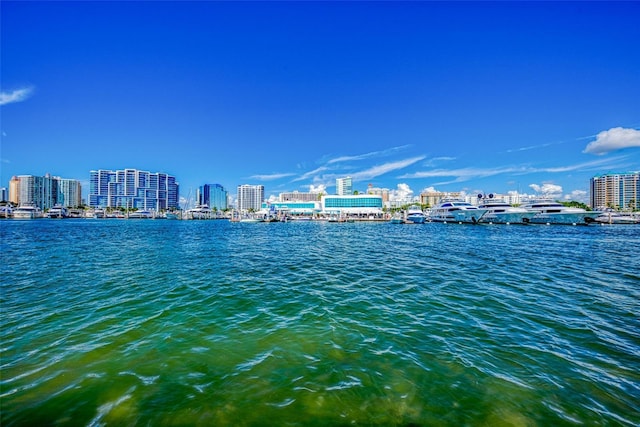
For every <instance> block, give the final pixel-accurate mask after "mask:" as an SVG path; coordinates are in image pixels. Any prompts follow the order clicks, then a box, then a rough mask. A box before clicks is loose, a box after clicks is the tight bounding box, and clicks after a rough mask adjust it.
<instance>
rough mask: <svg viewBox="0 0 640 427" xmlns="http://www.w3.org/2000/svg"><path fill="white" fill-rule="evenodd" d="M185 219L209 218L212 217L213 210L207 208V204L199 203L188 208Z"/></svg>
mask: <svg viewBox="0 0 640 427" xmlns="http://www.w3.org/2000/svg"><path fill="white" fill-rule="evenodd" d="M186 217H187V219H211V218H213V211H212V210H211V209H209V206H208V205H200V206H197V207H195V208H193V209H189V210H188V211H187V212H186Z"/></svg>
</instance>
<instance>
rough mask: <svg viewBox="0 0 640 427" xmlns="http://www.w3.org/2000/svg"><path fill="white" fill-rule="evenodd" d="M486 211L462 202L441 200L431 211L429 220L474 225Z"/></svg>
mask: <svg viewBox="0 0 640 427" xmlns="http://www.w3.org/2000/svg"><path fill="white" fill-rule="evenodd" d="M486 212H487V209H480V208H479V207H477V206H473V205H472V204H471V203H468V202H465V201H462V200H443V201H442V202H440V203H439V204H437V205H436V206H435V207H433V208H432V209H431V214H430V216H429V218H430V219H431V220H432V221H436V222H458V223H468V224H476V223H477V222H478V221H480V219H481V218H482V216H483V215H484V214H485V213H486Z"/></svg>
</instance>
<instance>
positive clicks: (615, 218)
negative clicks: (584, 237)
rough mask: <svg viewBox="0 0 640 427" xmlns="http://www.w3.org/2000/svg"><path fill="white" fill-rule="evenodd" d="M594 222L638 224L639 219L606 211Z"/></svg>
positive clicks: (626, 214) (628, 214)
mask: <svg viewBox="0 0 640 427" xmlns="http://www.w3.org/2000/svg"><path fill="white" fill-rule="evenodd" d="M596 222H597V223H600V224H640V217H635V216H633V215H632V214H630V213H624V212H616V211H606V212H601V213H600V215H598V216H597V217H596Z"/></svg>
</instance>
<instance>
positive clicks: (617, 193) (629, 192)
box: [590, 171, 640, 211]
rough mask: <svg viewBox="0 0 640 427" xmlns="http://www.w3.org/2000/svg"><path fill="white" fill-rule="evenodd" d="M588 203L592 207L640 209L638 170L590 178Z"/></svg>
mask: <svg viewBox="0 0 640 427" xmlns="http://www.w3.org/2000/svg"><path fill="white" fill-rule="evenodd" d="M590 205H591V207H592V208H593V209H600V208H614V209H632V210H634V211H636V210H640V171H635V172H625V173H608V174H604V175H598V176H594V177H593V178H591V194H590Z"/></svg>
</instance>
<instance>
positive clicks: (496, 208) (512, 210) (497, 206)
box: [478, 200, 536, 224]
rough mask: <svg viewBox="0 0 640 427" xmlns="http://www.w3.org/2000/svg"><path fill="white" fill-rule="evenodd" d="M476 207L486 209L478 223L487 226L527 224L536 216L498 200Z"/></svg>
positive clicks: (534, 213) (533, 213)
mask: <svg viewBox="0 0 640 427" xmlns="http://www.w3.org/2000/svg"><path fill="white" fill-rule="evenodd" d="M478 207H479V208H481V209H487V212H486V213H485V214H484V215H483V216H482V218H481V219H480V222H484V223H488V224H529V222H531V218H533V217H534V216H535V215H536V212H532V211H530V210H527V209H525V208H520V207H515V206H511V205H510V204H509V203H506V202H501V201H498V200H495V201H493V200H492V201H487V202H484V203H481V204H480V205H478Z"/></svg>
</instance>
